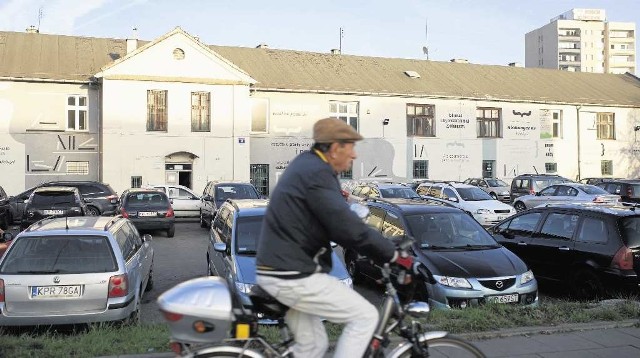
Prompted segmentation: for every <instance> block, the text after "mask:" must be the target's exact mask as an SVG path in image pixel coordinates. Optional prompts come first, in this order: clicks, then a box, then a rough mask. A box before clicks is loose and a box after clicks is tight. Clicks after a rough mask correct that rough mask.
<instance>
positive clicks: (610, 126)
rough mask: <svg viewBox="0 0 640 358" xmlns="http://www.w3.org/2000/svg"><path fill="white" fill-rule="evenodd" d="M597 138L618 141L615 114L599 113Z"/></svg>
mask: <svg viewBox="0 0 640 358" xmlns="http://www.w3.org/2000/svg"><path fill="white" fill-rule="evenodd" d="M596 127H597V131H598V133H597V138H598V139H616V132H615V130H616V126H615V117H614V114H613V113H598V114H597V117H596Z"/></svg>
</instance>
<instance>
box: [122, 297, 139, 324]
mask: <svg viewBox="0 0 640 358" xmlns="http://www.w3.org/2000/svg"><path fill="white" fill-rule="evenodd" d="M140 314H141V312H140V298H139V297H138V298H136V308H135V309H134V310H133V312H131V314H130V315H129V317H128V318H127V319H126V320H125V321H126V324H127V326H132V327H136V326H139V325H140V321H141V319H140V318H141V317H140Z"/></svg>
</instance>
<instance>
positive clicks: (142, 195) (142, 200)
mask: <svg viewBox="0 0 640 358" xmlns="http://www.w3.org/2000/svg"><path fill="white" fill-rule="evenodd" d="M150 204H164V205H163V206H167V205H168V204H169V200H168V199H167V196H166V195H164V194H163V193H160V192H159V191H148V192H138V193H130V194H129V195H127V206H148V205H150Z"/></svg>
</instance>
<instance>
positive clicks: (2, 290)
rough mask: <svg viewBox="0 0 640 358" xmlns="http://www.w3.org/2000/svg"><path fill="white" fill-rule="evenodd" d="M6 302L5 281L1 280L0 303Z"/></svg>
mask: <svg viewBox="0 0 640 358" xmlns="http://www.w3.org/2000/svg"><path fill="white" fill-rule="evenodd" d="M3 302H4V280H3V279H1V278H0V303H3Z"/></svg>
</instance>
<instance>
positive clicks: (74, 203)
mask: <svg viewBox="0 0 640 358" xmlns="http://www.w3.org/2000/svg"><path fill="white" fill-rule="evenodd" d="M86 214H87V204H85V202H84V200H83V199H82V196H81V195H80V191H79V190H78V188H75V187H63V186H48V187H40V188H37V189H36V190H34V191H33V193H31V196H30V197H29V200H28V201H27V203H26V204H25V207H24V217H23V218H22V221H21V222H20V228H21V229H22V230H24V229H26V228H27V227H29V226H30V225H31V224H33V223H35V222H37V221H39V220H42V219H44V218H49V217H69V216H84V215H86Z"/></svg>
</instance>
